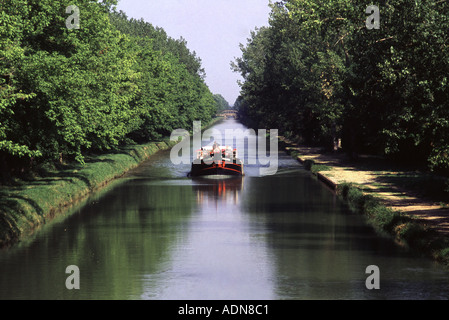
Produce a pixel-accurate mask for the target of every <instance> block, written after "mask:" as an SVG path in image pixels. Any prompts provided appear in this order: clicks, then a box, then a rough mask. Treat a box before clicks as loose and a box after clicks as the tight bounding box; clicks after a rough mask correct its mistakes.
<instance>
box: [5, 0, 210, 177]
mask: <svg viewBox="0 0 449 320" xmlns="http://www.w3.org/2000/svg"><path fill="white" fill-rule="evenodd" d="M72 4H76V5H77V6H78V7H79V9H80V13H81V14H80V28H79V29H68V28H67V27H66V19H67V18H68V17H69V14H66V12H65V11H66V7H67V6H69V5H72ZM115 5H116V1H114V0H111V1H109V0H108V1H89V0H79V1H76V3H69V2H68V1H65V0H39V1H37V0H6V1H3V2H1V3H0V8H1V9H2V10H1V16H0V17H1V19H0V165H1V166H2V173H5V172H14V170H16V169H17V170H23V168H24V167H25V168H27V167H30V165H31V164H32V163H33V161H36V160H38V161H40V162H45V161H72V160H77V161H78V162H80V163H83V162H84V157H85V154H86V153H87V152H90V151H101V150H108V149H111V148H116V147H117V146H119V145H120V144H121V143H123V142H124V141H129V139H130V138H131V139H135V140H137V141H139V142H143V141H148V140H151V139H155V138H158V137H160V136H162V135H166V134H167V133H169V132H171V131H172V130H173V129H176V128H179V127H180V128H186V129H189V128H190V127H191V126H192V122H193V121H194V120H202V121H204V122H208V121H210V120H211V118H212V116H213V115H215V113H216V107H217V106H216V103H215V101H214V97H213V95H212V93H211V92H210V91H209V89H208V87H207V86H206V84H205V83H204V76H205V75H204V70H203V69H202V68H201V60H200V59H199V58H197V57H196V54H195V53H191V52H190V51H189V49H188V48H187V47H186V42H185V40H183V39H180V40H173V39H171V38H169V37H167V35H166V33H165V32H164V31H163V29H161V28H153V27H152V26H151V25H150V24H149V23H145V22H144V21H142V20H139V21H137V20H133V19H131V20H128V19H127V18H126V16H124V14H123V13H117V12H116V11H115V7H114V6H115ZM18 159H20V161H17V160H18Z"/></svg>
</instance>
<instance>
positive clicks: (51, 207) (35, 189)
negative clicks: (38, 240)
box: [0, 139, 174, 247]
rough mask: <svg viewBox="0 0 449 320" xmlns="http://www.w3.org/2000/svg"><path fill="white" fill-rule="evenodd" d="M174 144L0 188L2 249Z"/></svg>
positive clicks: (125, 152)
mask: <svg viewBox="0 0 449 320" xmlns="http://www.w3.org/2000/svg"><path fill="white" fill-rule="evenodd" d="M173 144H174V142H172V141H169V140H168V139H165V140H163V141H160V142H151V143H147V144H141V145H129V146H126V147H122V148H120V149H117V150H115V151H114V152H113V153H108V154H100V155H96V156H93V155H91V156H89V157H86V158H85V163H84V164H79V163H72V164H69V165H63V166H59V168H48V167H47V169H45V168H41V169H40V172H39V176H35V177H33V178H30V179H27V180H16V182H15V183H14V185H10V186H3V187H1V188H0V247H2V246H6V245H10V244H13V243H15V242H17V241H19V240H21V239H22V238H23V237H25V236H27V235H29V234H30V233H32V232H33V231H34V230H35V229H36V228H37V227H39V226H41V225H43V224H45V223H46V222H48V221H49V220H51V219H52V218H53V217H54V216H56V215H57V214H58V213H60V212H61V211H63V210H64V209H65V208H66V207H68V206H70V205H72V204H74V203H75V202H76V201H78V200H81V199H83V198H85V197H86V196H87V195H89V194H90V193H92V192H93V191H96V190H97V189H99V188H101V187H103V186H104V185H106V184H107V183H108V182H110V181H112V180H114V179H116V178H117V177H120V176H122V175H123V174H124V173H125V172H127V171H128V170H130V169H132V168H134V167H136V166H137V165H139V164H140V163H141V162H142V161H144V160H145V159H147V158H148V157H149V156H151V155H152V154H154V153H156V152H157V151H159V150H164V149H168V148H170V147H171V146H172V145H173ZM36 174H37V173H36Z"/></svg>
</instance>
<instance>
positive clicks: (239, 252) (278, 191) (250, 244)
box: [0, 120, 449, 300]
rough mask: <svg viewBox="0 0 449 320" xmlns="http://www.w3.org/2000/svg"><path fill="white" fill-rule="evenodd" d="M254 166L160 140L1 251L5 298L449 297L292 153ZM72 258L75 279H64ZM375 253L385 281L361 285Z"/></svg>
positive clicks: (415, 260) (447, 280) (430, 268)
mask: <svg viewBox="0 0 449 320" xmlns="http://www.w3.org/2000/svg"><path fill="white" fill-rule="evenodd" d="M215 128H216V129H218V130H224V129H225V128H231V129H235V128H243V127H242V126H241V125H240V124H238V123H237V122H235V121H234V120H227V121H224V122H223V123H221V124H219V125H217V126H215ZM241 147H242V146H240V148H241ZM258 169H259V166H258V165H248V166H246V168H245V173H246V175H245V177H243V178H232V179H191V178H188V177H187V173H188V171H189V165H179V166H175V165H173V164H172V162H171V161H170V151H164V152H159V153H158V154H157V155H155V156H154V157H152V159H151V160H149V161H147V162H145V163H144V164H143V165H142V166H140V167H139V168H138V169H136V170H134V171H133V172H131V173H130V174H128V175H127V176H126V177H124V178H123V179H121V180H120V181H117V182H116V183H114V184H112V185H111V186H109V187H108V188H107V189H105V190H103V191H102V192H100V193H98V194H96V195H94V196H92V197H90V198H89V199H87V200H86V201H85V203H83V204H81V205H80V206H79V207H78V208H75V209H74V210H72V211H73V212H71V213H70V214H69V213H68V214H67V215H66V216H65V217H62V218H60V219H58V220H56V221H54V222H52V223H50V224H49V225H48V226H46V227H44V228H42V229H41V230H39V232H37V234H36V235H35V236H34V237H33V238H32V239H30V240H29V241H26V242H23V243H21V244H20V245H18V246H17V247H15V248H13V249H9V250H4V251H1V252H0V299H155V300H156V299H157V300H159V299H171V300H173V299H189V300H191V299H206V300H208V299H214V300H215V299H260V300H265V299H266V300H274V299H290V300H293V299H295V300H296V299H447V298H448V297H449V273H448V271H447V270H445V269H443V268H442V267H441V266H439V265H437V264H436V263H434V262H432V261H429V260H427V259H425V258H421V257H417V256H414V255H413V254H411V253H410V252H408V251H407V250H406V249H404V248H401V247H399V246H397V245H396V244H395V243H393V242H392V241H391V240H389V239H385V238H382V237H379V236H378V235H376V233H375V232H374V231H373V230H372V228H370V227H369V226H367V225H366V223H365V221H364V220H363V217H361V216H359V215H357V214H354V213H352V212H351V211H349V209H348V208H347V206H346V205H345V204H344V203H342V202H341V201H340V200H339V199H338V198H336V196H335V195H334V194H333V193H332V192H331V191H330V190H328V189H327V188H326V187H324V186H323V184H321V183H320V182H318V181H317V180H316V179H315V178H313V177H311V176H310V174H309V173H308V172H307V171H305V170H304V169H303V168H302V167H301V165H299V164H298V163H297V162H296V161H294V160H293V159H291V158H290V157H289V156H287V155H285V154H284V153H279V170H278V172H277V174H275V175H272V176H261V175H260V173H259V170H258ZM70 265H76V266H78V267H79V270H80V289H79V290H68V289H67V288H66V285H65V284H66V279H67V278H68V277H69V275H70V274H67V273H66V272H65V270H66V267H67V266H70ZM369 265H377V266H378V267H379V269H380V289H379V290H368V289H367V288H366V285H365V280H366V279H367V277H368V276H369V274H366V273H365V270H366V267H367V266H369Z"/></svg>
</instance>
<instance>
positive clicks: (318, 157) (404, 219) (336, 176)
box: [280, 139, 449, 266]
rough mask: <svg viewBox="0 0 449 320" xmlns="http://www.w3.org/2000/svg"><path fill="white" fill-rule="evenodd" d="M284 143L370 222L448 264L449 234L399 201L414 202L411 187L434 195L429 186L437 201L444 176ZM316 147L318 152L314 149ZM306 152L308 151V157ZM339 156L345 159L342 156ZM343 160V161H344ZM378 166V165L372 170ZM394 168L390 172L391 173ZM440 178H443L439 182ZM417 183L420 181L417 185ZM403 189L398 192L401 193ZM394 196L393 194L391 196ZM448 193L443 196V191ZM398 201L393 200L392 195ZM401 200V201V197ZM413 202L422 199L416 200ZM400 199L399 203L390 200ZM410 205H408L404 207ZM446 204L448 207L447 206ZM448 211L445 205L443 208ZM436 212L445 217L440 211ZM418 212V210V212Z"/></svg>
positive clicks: (425, 193)
mask: <svg viewBox="0 0 449 320" xmlns="http://www.w3.org/2000/svg"><path fill="white" fill-rule="evenodd" d="M280 145H281V147H282V148H283V149H285V150H286V151H287V152H288V153H289V154H290V155H291V156H292V157H294V158H295V159H297V160H298V161H299V162H301V163H302V164H303V166H304V168H305V169H307V170H309V171H311V173H312V174H314V175H315V176H317V178H318V179H319V180H321V181H322V182H323V183H325V184H326V185H328V186H329V187H330V188H331V189H333V190H334V191H335V192H336V193H337V194H338V195H339V196H340V197H341V198H342V199H344V200H345V201H346V202H347V203H348V204H349V206H350V207H351V208H352V209H353V210H354V211H357V212H359V213H361V214H363V215H365V216H366V217H367V221H368V222H369V223H370V224H371V225H372V226H373V227H374V228H375V229H376V230H377V231H378V232H379V233H381V234H382V235H388V236H391V237H393V238H394V239H395V240H397V241H398V242H399V243H401V244H403V245H406V246H408V247H410V248H411V249H412V250H414V251H416V252H418V253H421V254H424V255H428V256H431V257H432V258H434V259H436V260H438V261H440V262H442V263H443V264H445V265H446V266H449V238H448V236H447V234H444V233H441V232H438V231H437V228H431V227H429V225H428V223H427V222H428V221H429V220H427V222H426V221H425V220H423V219H419V218H417V217H416V216H415V214H417V212H416V211H414V213H415V214H410V213H409V212H402V211H401V210H397V207H400V206H398V204H406V203H407V202H408V201H409V198H407V197H406V196H405V195H404V194H403V193H402V192H401V191H403V190H411V191H412V193H418V194H420V195H422V196H423V197H426V196H429V188H428V186H429V185H431V186H433V188H432V189H430V190H432V192H430V194H431V195H432V196H433V198H434V201H435V202H438V201H440V199H444V198H441V197H442V192H435V190H434V189H438V190H439V189H442V187H441V186H443V187H444V183H443V184H442V183H441V181H443V182H444V180H441V179H436V178H435V177H430V178H429V177H428V175H429V174H428V173H421V172H413V173H408V172H405V173H404V172H401V171H400V168H393V170H392V168H391V166H392V164H390V163H385V162H383V161H382V160H377V159H376V160H373V159H367V160H359V161H357V162H356V163H354V162H350V161H347V160H345V159H344V156H341V155H336V154H323V153H321V152H320V151H319V150H317V149H315V148H306V147H300V146H298V145H296V144H294V143H291V142H289V141H286V140H282V139H281V143H280ZM312 149H313V150H312ZM306 153H307V155H305V154H306ZM338 157H340V159H338ZM342 159H343V160H342ZM373 168H375V169H373ZM390 171H391V172H390ZM440 180H441V181H440ZM416 181H418V182H419V183H415V182H416ZM398 190H399V191H398ZM393 194H395V195H394V196H392V195H393ZM443 196H444V195H443ZM393 198H394V199H395V200H394V201H392V199H393ZM398 199H399V200H398ZM413 200H414V201H413V203H414V204H417V203H420V199H417V198H414V199H413ZM392 203H395V204H396V207H395V206H393V207H390V206H388V205H387V204H392ZM405 207H406V205H404V206H403V208H405ZM443 207H444V206H443ZM442 209H444V208H442ZM432 210H433V212H434V213H433V214H435V215H439V216H440V215H441V213H438V212H437V211H438V209H432ZM418 212H419V210H418Z"/></svg>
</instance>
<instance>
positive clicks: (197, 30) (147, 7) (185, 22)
mask: <svg viewBox="0 0 449 320" xmlns="http://www.w3.org/2000/svg"><path fill="white" fill-rule="evenodd" d="M268 4H269V0H119V2H118V6H117V9H118V10H122V11H123V12H125V13H126V15H127V16H128V18H135V19H140V18H143V20H145V21H146V22H149V23H151V24H152V25H154V26H158V27H162V28H163V29H164V30H165V31H166V32H167V34H168V36H170V37H172V38H174V39H179V38H180V37H183V38H184V39H185V40H186V41H187V47H188V48H189V49H190V51H195V52H196V55H197V57H199V58H200V59H201V61H202V67H203V68H204V69H205V71H206V79H205V80H206V84H207V85H208V87H209V89H210V90H211V92H212V93H213V94H221V95H222V96H223V97H224V98H225V99H226V100H227V101H228V102H229V104H230V105H231V106H232V105H233V104H234V102H235V100H236V99H237V97H238V96H239V92H240V87H239V86H238V84H237V80H241V76H240V75H239V74H238V73H236V72H233V71H232V70H231V66H230V63H231V61H234V60H235V58H236V57H240V56H241V51H240V48H239V44H240V43H242V44H244V45H246V43H247V39H248V38H249V37H250V32H251V31H253V30H254V29H255V28H256V27H262V26H266V25H268V18H269V13H270V8H269V7H268Z"/></svg>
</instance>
